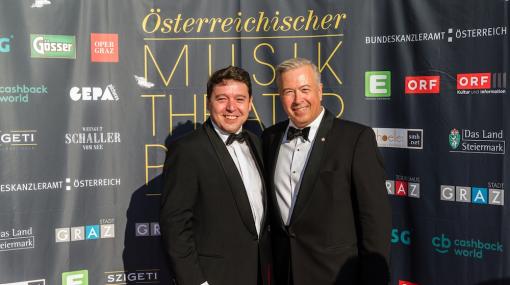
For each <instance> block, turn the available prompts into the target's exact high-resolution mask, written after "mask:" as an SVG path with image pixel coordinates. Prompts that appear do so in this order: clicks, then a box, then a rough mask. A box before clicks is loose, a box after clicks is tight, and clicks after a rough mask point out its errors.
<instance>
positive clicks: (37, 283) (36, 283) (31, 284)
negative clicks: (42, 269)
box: [0, 279, 46, 285]
mask: <svg viewBox="0 0 510 285" xmlns="http://www.w3.org/2000/svg"><path fill="white" fill-rule="evenodd" d="M0 285H46V279H37V280H29V281H18V282H14V283H2V284H0Z"/></svg>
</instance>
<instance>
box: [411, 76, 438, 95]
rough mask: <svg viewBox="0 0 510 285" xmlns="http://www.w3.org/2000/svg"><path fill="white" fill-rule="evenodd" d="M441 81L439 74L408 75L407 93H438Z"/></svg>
mask: <svg viewBox="0 0 510 285" xmlns="http://www.w3.org/2000/svg"><path fill="white" fill-rule="evenodd" d="M439 83H440V77H439V76H406V94H437V93H439Z"/></svg>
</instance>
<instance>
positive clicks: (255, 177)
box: [211, 120, 264, 234]
mask: <svg viewBox="0 0 510 285" xmlns="http://www.w3.org/2000/svg"><path fill="white" fill-rule="evenodd" d="M211 122H212V123H213V126H214V130H215V131H216V132H217V133H218V135H219V136H220V138H221V140H223V143H225V142H226V141H227V139H228V136H229V135H230V134H229V133H227V132H224V131H223V130H221V129H220V128H218V127H217V126H216V124H214V122H213V121H212V120H211ZM241 131H242V128H241V129H240V130H239V131H238V132H237V133H240V132H241ZM225 145H226V144H225ZM226 147H227V150H228V152H229V153H230V156H231V157H232V160H233V161H234V163H235V165H236V167H237V170H238V171H239V174H240V175H241V179H242V180H243V184H244V188H245V189H246V195H247V196H248V200H249V201H250V207H251V212H252V214H253V220H254V221H255V228H256V229H257V233H258V234H260V226H261V223H262V217H263V215H264V204H263V201H262V191H263V189H262V179H261V177H260V173H259V170H258V168H257V164H256V162H255V159H254V158H253V155H252V153H251V151H250V147H249V146H248V142H247V141H244V142H243V143H240V142H238V141H234V142H233V143H232V144H230V145H226Z"/></svg>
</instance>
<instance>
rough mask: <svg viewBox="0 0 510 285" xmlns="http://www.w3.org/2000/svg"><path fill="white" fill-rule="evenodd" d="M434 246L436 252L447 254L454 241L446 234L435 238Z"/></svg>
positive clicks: (433, 239) (433, 240)
mask: <svg viewBox="0 0 510 285" xmlns="http://www.w3.org/2000/svg"><path fill="white" fill-rule="evenodd" d="M432 245H433V246H434V247H435V249H434V250H435V251H437V252H439V253H441V254H445V253H447V252H448V250H449V249H450V247H451V246H452V241H451V240H450V239H449V238H448V237H447V236H445V235H444V234H441V236H435V237H433V238H432Z"/></svg>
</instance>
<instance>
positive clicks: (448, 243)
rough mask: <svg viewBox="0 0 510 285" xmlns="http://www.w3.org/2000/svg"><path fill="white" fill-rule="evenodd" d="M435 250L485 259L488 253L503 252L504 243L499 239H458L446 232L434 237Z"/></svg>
mask: <svg viewBox="0 0 510 285" xmlns="http://www.w3.org/2000/svg"><path fill="white" fill-rule="evenodd" d="M432 246H433V247H434V251H435V252H437V253H439V254H450V255H456V256H460V257H464V258H474V259H483V258H484V257H485V255H486V254H502V253H503V252H504V249H503V244H501V243H500V242H499V241H496V242H487V241H483V240H479V239H475V238H469V239H456V238H450V237H449V236H447V235H446V234H444V233H442V234H441V235H438V236H434V237H432Z"/></svg>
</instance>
